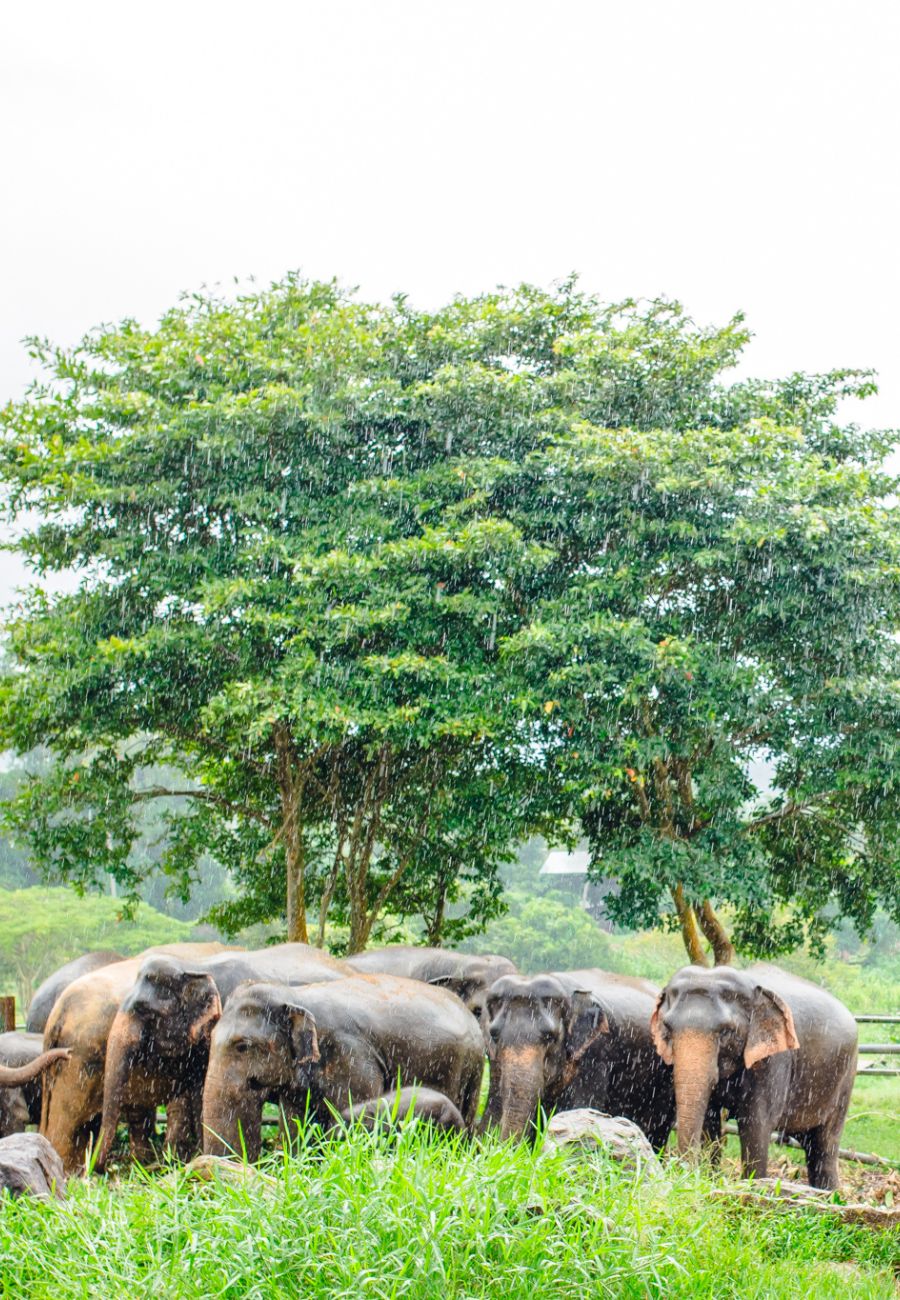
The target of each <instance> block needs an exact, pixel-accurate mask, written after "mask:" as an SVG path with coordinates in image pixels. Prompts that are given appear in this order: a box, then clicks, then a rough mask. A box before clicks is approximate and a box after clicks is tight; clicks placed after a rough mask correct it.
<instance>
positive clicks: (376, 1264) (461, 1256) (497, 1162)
mask: <svg viewBox="0 0 900 1300" xmlns="http://www.w3.org/2000/svg"><path fill="white" fill-rule="evenodd" d="M710 1186H711V1185H710V1183H709V1182H708V1181H707V1180H705V1179H704V1177H703V1175H702V1174H700V1173H697V1172H693V1171H684V1170H681V1169H678V1168H676V1167H674V1166H671V1165H670V1166H668V1167H667V1168H666V1170H665V1174H664V1177H662V1178H660V1179H656V1180H649V1179H648V1180H644V1181H637V1180H636V1179H635V1178H634V1176H633V1175H629V1174H627V1173H624V1172H623V1171H622V1170H621V1169H620V1167H619V1166H617V1165H614V1164H611V1163H608V1162H606V1161H605V1160H603V1159H602V1158H584V1157H583V1158H581V1159H578V1160H575V1161H571V1160H567V1159H565V1158H564V1157H563V1156H560V1155H552V1156H547V1157H543V1158H542V1157H540V1156H538V1155H537V1154H536V1153H535V1152H534V1151H532V1150H530V1149H528V1148H526V1147H523V1146H518V1147H514V1146H502V1145H500V1144H498V1143H487V1144H485V1145H483V1146H478V1145H472V1146H468V1145H462V1144H459V1143H454V1142H446V1141H444V1142H439V1141H434V1140H432V1139H430V1138H429V1137H428V1135H427V1134H423V1133H421V1132H416V1131H415V1130H414V1129H408V1130H407V1131H406V1133H405V1134H403V1135H401V1137H400V1138H399V1139H398V1140H397V1141H395V1142H391V1141H389V1140H388V1139H386V1138H384V1137H377V1136H376V1137H371V1136H369V1135H366V1134H363V1133H354V1134H353V1135H352V1137H351V1138H350V1139H349V1140H347V1141H345V1142H340V1141H337V1140H335V1141H330V1142H325V1143H322V1144H321V1145H319V1144H317V1143H313V1142H311V1143H309V1144H303V1143H302V1142H301V1143H300V1145H299V1147H298V1149H297V1151H296V1152H295V1154H294V1155H293V1156H290V1157H285V1156H284V1155H283V1154H278V1155H276V1156H275V1157H273V1158H271V1160H270V1161H269V1163H268V1164H267V1165H265V1166H264V1171H263V1175H262V1176H257V1175H255V1174H253V1173H251V1174H250V1175H249V1176H248V1178H247V1179H246V1181H242V1182H240V1183H238V1184H232V1183H228V1182H225V1181H223V1180H221V1179H215V1180H213V1181H212V1182H204V1181H201V1180H200V1179H198V1178H196V1177H191V1176H189V1175H187V1174H186V1173H185V1172H184V1170H182V1169H177V1168H175V1169H172V1170H171V1171H170V1172H169V1173H166V1174H163V1175H160V1174H146V1173H143V1172H142V1171H140V1170H136V1171H133V1172H132V1173H131V1174H129V1175H128V1176H127V1177H126V1178H125V1179H124V1180H123V1181H121V1182H119V1183H117V1184H116V1183H113V1182H107V1181H103V1180H100V1179H94V1180H92V1181H90V1182H75V1183H73V1184H72V1187H71V1192H70V1196H69V1199H68V1201H67V1202H65V1203H54V1204H43V1203H40V1202H36V1201H33V1200H28V1199H25V1198H23V1199H22V1200H20V1201H18V1202H12V1201H7V1202H5V1203H3V1204H0V1296H2V1297H3V1300H23V1298H24V1297H28V1300H31V1298H32V1297H33V1298H34V1300H44V1298H45V1297H46V1300H50V1298H51V1297H52V1300H66V1298H67V1297H75V1296H77V1297H104V1298H106V1300H114V1298H118V1297H125V1296H128V1297H134V1296H137V1295H150V1296H153V1297H154V1300H166V1298H168V1297H177V1298H178V1300H189V1298H191V1297H204V1300H206V1298H207V1297H219V1296H222V1297H234V1298H235V1300H236V1298H237V1297H241V1298H242V1300H243V1298H244V1297H254V1298H256V1297H259V1300H269V1298H270V1297H287V1296H291V1297H320V1296H321V1297H324V1296H328V1297H354V1300H356V1298H357V1297H360V1296H366V1297H369V1296H372V1297H384V1298H385V1300H387V1298H388V1297H391V1298H393V1297H415V1298H416V1300H463V1298H464V1297H465V1298H467V1300H468V1298H469V1297H471V1298H472V1300H474V1298H475V1297H488V1296H490V1297H493V1296H496V1297H519V1296H521V1297H527V1298H528V1300H550V1297H553V1300H561V1298H562V1297H573V1300H574V1297H578V1298H579V1300H583V1298H585V1297H592V1296H605V1295H609V1296H615V1297H631V1296H636V1297H637V1296H659V1297H667V1298H668V1297H681V1296H685V1297H686V1296H690V1297H709V1298H710V1300H712V1298H713V1297H715V1300H723V1298H724V1297H740V1298H741V1300H754V1298H755V1297H760V1298H761V1297H767V1298H768V1297H782V1296H784V1297H787V1296H792V1297H793V1296H803V1295H809V1296H816V1297H817V1300H827V1298H828V1297H841V1300H846V1297H848V1296H865V1297H881V1296H884V1297H889V1296H895V1295H896V1289H895V1280H894V1275H893V1272H892V1268H893V1266H894V1264H896V1261H897V1254H898V1241H897V1239H896V1237H895V1236H892V1235H891V1234H887V1233H879V1232H873V1231H870V1230H868V1229H865V1228H850V1227H846V1226H842V1225H840V1224H835V1223H833V1222H831V1221H830V1220H828V1219H826V1218H825V1217H824V1216H823V1217H817V1216H813V1215H808V1214H805V1213H801V1214H769V1213H761V1212H758V1211H754V1210H748V1209H742V1208H737V1207H732V1206H730V1205H726V1204H724V1203H723V1202H722V1201H718V1200H716V1199H714V1198H712V1197H711V1196H710V1195H709V1191H710Z"/></svg>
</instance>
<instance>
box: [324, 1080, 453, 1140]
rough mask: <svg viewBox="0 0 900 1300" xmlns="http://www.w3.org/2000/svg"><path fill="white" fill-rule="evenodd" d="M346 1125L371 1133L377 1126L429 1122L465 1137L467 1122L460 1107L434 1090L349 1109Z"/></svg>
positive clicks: (389, 1095) (410, 1091)
mask: <svg viewBox="0 0 900 1300" xmlns="http://www.w3.org/2000/svg"><path fill="white" fill-rule="evenodd" d="M341 1119H342V1120H343V1121H344V1123H345V1124H354V1123H355V1124H362V1125H363V1127H364V1128H367V1129H368V1130H369V1131H370V1132H371V1131H372V1129H374V1128H375V1127H376V1126H379V1127H382V1128H387V1127H390V1126H392V1125H394V1124H398V1125H402V1124H406V1123H407V1122H408V1121H409V1120H411V1119H419V1120H425V1121H426V1122H427V1123H429V1124H432V1125H434V1127H435V1128H440V1129H446V1130H447V1131H448V1132H457V1133H465V1132H466V1131H467V1129H466V1121H465V1120H464V1119H463V1117H462V1114H461V1113H460V1111H459V1108H458V1107H457V1106H454V1104H453V1102H452V1101H451V1100H450V1098H449V1097H447V1096H446V1095H445V1094H444V1093H443V1092H436V1091H435V1090H434V1088H400V1089H399V1091H398V1090H397V1089H395V1090H394V1091H393V1092H386V1093H385V1094H384V1096H382V1097H372V1098H371V1100H369V1101H364V1102H360V1103H358V1104H357V1105H353V1106H347V1107H345V1108H344V1110H342V1111H341Z"/></svg>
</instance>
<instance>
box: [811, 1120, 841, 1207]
mask: <svg viewBox="0 0 900 1300" xmlns="http://www.w3.org/2000/svg"><path fill="white" fill-rule="evenodd" d="M843 1127H844V1125H843V1122H841V1124H840V1125H839V1126H838V1125H836V1124H834V1123H833V1122H829V1123H826V1124H821V1125H820V1126H819V1127H818V1128H814V1129H810V1131H809V1132H808V1133H801V1134H800V1144H801V1146H802V1147H803V1150H804V1151H805V1152H806V1175H807V1178H808V1179H809V1185H810V1187H822V1188H824V1189H825V1190H826V1191H829V1192H833V1191H836V1190H837V1189H838V1187H840V1184H841V1176H840V1171H839V1169H838V1149H839V1147H840V1141H841V1130H842V1129H843Z"/></svg>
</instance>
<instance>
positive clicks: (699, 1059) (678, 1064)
mask: <svg viewBox="0 0 900 1300" xmlns="http://www.w3.org/2000/svg"><path fill="white" fill-rule="evenodd" d="M672 1051H673V1055H674V1058H675V1061H674V1064H675V1105H676V1127H677V1132H678V1152H679V1154H680V1155H687V1154H688V1153H690V1152H697V1151H699V1149H700V1139H701V1135H702V1132H703V1120H704V1118H705V1116H706V1111H707V1107H708V1106H709V1099H710V1097H711V1096H712V1090H713V1088H714V1087H715V1085H716V1082H717V1080H718V1077H719V1046H718V1040H717V1038H716V1036H715V1034H711V1033H707V1032H705V1031H703V1030H694V1029H685V1030H682V1031H681V1032H680V1033H676V1034H675V1037H674V1040H673V1043H672Z"/></svg>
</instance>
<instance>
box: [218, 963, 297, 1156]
mask: <svg viewBox="0 0 900 1300" xmlns="http://www.w3.org/2000/svg"><path fill="white" fill-rule="evenodd" d="M299 997H300V992H299V990H296V989H292V988H289V987H287V986H285V985H281V984H264V983H254V984H244V985H242V986H241V987H240V988H238V989H237V990H236V991H235V992H234V993H233V994H232V996H231V997H230V998H229V1000H228V1004H227V1006H226V1008H225V1011H224V1013H223V1015H222V1018H221V1020H220V1021H219V1023H218V1024H217V1025H216V1027H215V1029H214V1030H213V1035H212V1042H211V1046H210V1058H209V1069H208V1070H207V1074H206V1086H205V1087H204V1090H203V1130H204V1139H203V1147H204V1150H205V1151H206V1152H207V1153H208V1154H210V1153H211V1154H215V1155H220V1154H224V1153H225V1152H227V1151H229V1150H231V1151H240V1150H241V1149H242V1146H243V1149H244V1150H245V1151H246V1153H247V1157H248V1159H250V1160H256V1159H257V1158H258V1156H259V1147H260V1127H261V1119H262V1105H263V1102H264V1101H265V1100H266V1099H267V1098H269V1097H278V1096H281V1095H282V1094H290V1093H302V1092H304V1091H306V1090H307V1089H308V1088H309V1087H310V1084H311V1082H312V1079H313V1072H314V1071H315V1069H316V1067H317V1065H318V1062H319V1059H320V1057H319V1041H318V1037H317V1034H316V1022H315V1020H314V1018H313V1016H312V1014H311V1013H310V1012H309V1011H307V1010H306V1008H305V1007H304V1006H303V1005H302V1003H301V1002H300V1000H299Z"/></svg>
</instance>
